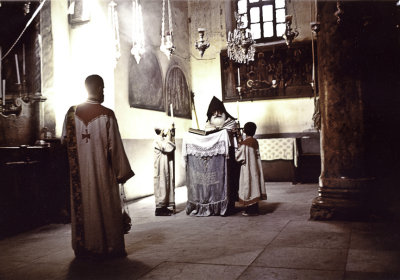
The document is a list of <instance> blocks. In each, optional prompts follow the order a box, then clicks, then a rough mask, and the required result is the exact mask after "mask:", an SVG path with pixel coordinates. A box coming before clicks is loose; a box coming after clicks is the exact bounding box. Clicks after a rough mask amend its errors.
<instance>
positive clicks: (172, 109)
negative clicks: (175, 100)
mask: <svg viewBox="0 0 400 280" xmlns="http://www.w3.org/2000/svg"><path fill="white" fill-rule="evenodd" d="M169 107H170V110H171V118H172V123H173V122H174V108H173V107H172V103H171V104H170V106H169Z"/></svg>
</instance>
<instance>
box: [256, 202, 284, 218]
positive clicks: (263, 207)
mask: <svg viewBox="0 0 400 280" xmlns="http://www.w3.org/2000/svg"><path fill="white" fill-rule="evenodd" d="M280 204H281V203H280V202H271V203H268V202H267V203H260V204H259V211H260V215H267V214H271V213H273V212H275V210H276V209H278V207H279V205H280Z"/></svg>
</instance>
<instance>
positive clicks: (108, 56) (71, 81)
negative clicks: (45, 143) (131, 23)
mask: <svg viewBox="0 0 400 280" xmlns="http://www.w3.org/2000/svg"><path fill="white" fill-rule="evenodd" d="M63 2H64V1H52V2H51V3H52V22H53V40H54V42H53V43H54V64H55V65H54V69H55V70H54V72H55V73H54V98H53V100H52V102H53V106H54V108H55V112H56V135H57V136H58V137H59V136H60V134H61V129H62V124H63V121H64V117H65V113H66V112H67V110H68V108H69V107H70V106H72V105H76V104H79V103H81V102H83V101H85V100H86V97H87V93H86V90H85V86H84V81H85V78H86V77H87V76H88V75H91V74H99V75H100V76H102V77H103V79H104V83H105V89H104V95H105V101H104V103H103V105H104V106H106V107H109V108H111V109H113V108H114V68H113V55H112V54H113V51H112V47H113V44H112V43H113V41H112V40H110V38H112V35H111V32H110V25H109V21H108V18H107V12H108V11H107V5H106V3H103V2H102V1H91V2H90V10H91V20H90V21H89V22H88V23H85V24H82V25H78V26H73V27H70V26H69V24H68V19H67V5H66V4H65V3H63ZM60 15H65V17H64V16H63V17H60ZM68 34H69V37H68V36H66V35H68Z"/></svg>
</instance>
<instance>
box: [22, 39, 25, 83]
mask: <svg viewBox="0 0 400 280" xmlns="http://www.w3.org/2000/svg"><path fill="white" fill-rule="evenodd" d="M22 75H24V76H25V44H22Z"/></svg>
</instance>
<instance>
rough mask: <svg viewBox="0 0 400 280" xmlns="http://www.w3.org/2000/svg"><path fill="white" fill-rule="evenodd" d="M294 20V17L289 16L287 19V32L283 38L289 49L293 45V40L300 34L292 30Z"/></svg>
mask: <svg viewBox="0 0 400 280" xmlns="http://www.w3.org/2000/svg"><path fill="white" fill-rule="evenodd" d="M292 18H293V16H292V15H287V16H286V17H285V23H286V30H285V33H284V34H283V35H282V37H283V38H284V39H285V41H286V45H288V47H289V48H290V46H291V45H292V42H293V39H294V38H296V37H297V36H298V35H299V32H298V31H297V30H296V29H295V30H294V31H293V29H292Z"/></svg>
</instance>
